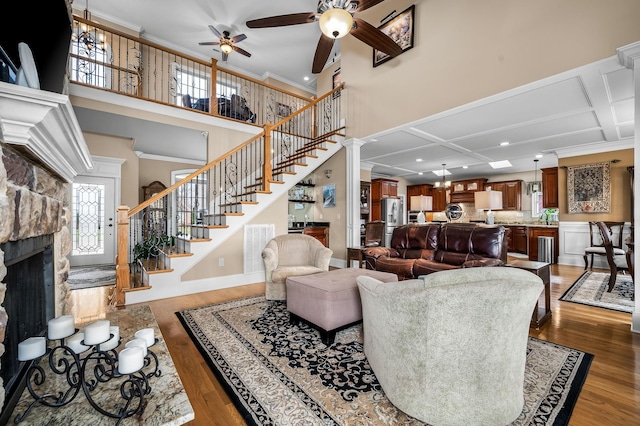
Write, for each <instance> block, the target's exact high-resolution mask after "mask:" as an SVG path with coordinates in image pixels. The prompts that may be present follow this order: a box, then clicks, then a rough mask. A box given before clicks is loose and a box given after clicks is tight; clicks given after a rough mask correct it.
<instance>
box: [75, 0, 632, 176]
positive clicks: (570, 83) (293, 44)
mask: <svg viewBox="0 0 640 426" xmlns="http://www.w3.org/2000/svg"><path fill="white" fill-rule="evenodd" d="M388 1H389V0H387V2H388ZM383 4H385V3H383ZM74 7H76V8H78V9H84V8H85V0H77V1H75V2H74ZM316 7H317V2H316V1H315V0H298V1H296V2H291V1H288V0H270V1H268V2H266V1H260V0H233V1H223V0H181V1H179V2H178V1H175V0H137V1H134V2H132V1H129V0H102V1H100V2H96V3H90V4H89V9H90V11H91V13H92V14H93V15H94V18H97V17H103V18H106V19H109V20H112V21H114V22H116V23H119V24H121V25H126V26H128V27H132V28H138V29H140V28H143V29H144V33H143V37H146V38H148V39H150V40H152V41H154V42H157V43H160V44H163V45H166V46H168V47H172V48H174V49H177V50H180V51H183V52H185V53H191V54H193V55H195V56H199V57H202V58H205V59H207V60H208V58H210V57H211V56H212V55H213V57H217V58H218V59H219V58H220V54H219V53H217V52H213V51H212V50H211V47H210V46H199V45H198V43H199V42H201V41H211V40H214V36H213V34H212V33H211V31H210V30H209V28H208V27H207V25H209V24H212V25H214V26H215V27H216V28H217V29H218V30H219V31H224V30H228V31H229V32H230V33H231V35H232V36H233V35H236V34H239V33H244V34H246V35H247V39H246V40H243V41H242V42H241V44H239V47H242V48H243V49H245V50H247V51H249V52H250V53H252V57H251V58H246V57H244V56H242V55H240V54H237V53H235V52H232V53H231V54H230V55H229V61H228V63H222V64H221V66H223V67H227V68H233V69H237V70H239V71H240V72H244V73H245V74H252V75H255V76H261V77H262V76H267V75H270V76H275V77H280V78H281V79H285V80H286V81H287V82H290V83H292V84H295V85H298V86H300V87H307V88H313V87H314V86H315V76H314V75H313V74H311V64H312V61H313V55H314V53H315V48H316V45H317V41H318V39H319V37H320V30H319V28H318V26H317V24H302V25H294V26H289V27H280V28H268V29H253V30H251V29H249V28H247V27H246V25H245V24H244V23H245V22H246V21H247V20H249V19H255V18H261V17H266V16H273V15H278V14H288V13H295V12H312V11H315V10H316ZM374 7H380V6H374ZM374 25H375V23H374ZM347 37H349V36H347ZM336 46H337V47H339V43H336ZM336 54H338V55H339V52H336ZM305 75H306V76H308V77H310V78H311V80H310V81H309V82H305V81H304V80H303V77H304V76H305ZM313 90H315V89H313ZM633 93H634V90H633V74H632V71H631V70H629V69H626V68H623V67H622V66H621V65H620V64H619V62H618V59H617V57H615V56H612V57H611V58H609V59H606V60H603V61H600V62H597V63H594V64H591V65H588V66H585V67H581V68H579V69H576V70H572V71H568V72H565V73H563V74H561V75H557V76H554V77H551V78H548V79H545V80H543V81H538V82H534V83H531V84H529V85H527V86H523V87H520V88H517V89H514V90H511V91H509V92H506V93H502V94H498V95H495V96H492V97H490V98H487V99H483V100H480V101H477V102H474V103H472V104H468V105H464V106H461V107H458V108H455V109H454V110H450V111H445V112H443V113H440V114H437V115H435V116H431V117H425V118H424V119H421V120H418V121H416V122H412V123H407V124H405V125H402V126H400V127H397V128H394V129H390V130H387V131H384V132H380V133H378V134H372V135H368V136H367V137H365V138H362V139H364V140H365V141H367V143H365V144H364V145H363V146H362V149H361V160H362V162H363V163H365V165H368V166H369V167H372V176H374V177H380V176H402V177H404V178H406V179H407V180H408V181H409V182H411V183H424V182H435V181H438V180H440V178H439V177H437V176H435V175H434V174H433V173H432V171H441V170H442V164H443V163H445V164H446V169H447V170H448V171H449V172H450V173H451V175H450V176H447V179H448V180H451V179H465V178H471V177H480V176H482V177H491V176H495V175H498V174H507V173H508V174H511V173H519V172H524V171H531V170H533V169H534V162H533V160H534V158H535V156H536V154H542V155H543V156H542V158H540V161H539V163H538V167H552V166H556V165H557V164H558V161H557V160H558V158H562V157H568V156H574V155H583V154H590V153H597V152H604V151H614V150H619V149H626V148H632V147H633V128H634V126H633ZM79 121H80V124H81V125H82V124H83V123H82V120H79ZM165 130H166V129H162V128H160V127H159V128H158V134H159V135H162V134H163V133H164V132H165ZM151 131H152V130H150V129H149V128H148V127H147V128H146V132H147V134H148V133H149V132H151ZM163 139H165V138H162V137H161V136H159V137H157V138H154V140H155V141H156V143H155V144H156V145H157V144H158V141H159V140H163ZM505 141H508V142H509V145H508V146H500V143H501V142H505ZM168 142H169V143H171V141H168ZM167 149H168V148H165V149H163V150H162V153H159V152H158V153H155V152H147V153H148V154H158V155H166V152H167ZM176 156H180V155H179V154H178V153H176ZM417 158H421V159H422V160H423V161H422V162H417V161H416V159H417ZM500 160H509V161H510V162H511V163H512V165H513V167H511V168H507V169H498V170H494V169H492V168H491V167H490V166H489V165H488V163H489V162H491V161H500ZM463 166H467V167H468V168H466V169H465V168H463ZM419 172H422V173H423V174H422V175H419V174H418V173H419Z"/></svg>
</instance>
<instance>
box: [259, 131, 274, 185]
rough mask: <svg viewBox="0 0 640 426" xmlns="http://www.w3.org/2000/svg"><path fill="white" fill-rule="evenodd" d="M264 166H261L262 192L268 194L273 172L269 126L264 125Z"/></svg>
mask: <svg viewBox="0 0 640 426" xmlns="http://www.w3.org/2000/svg"><path fill="white" fill-rule="evenodd" d="M263 152H264V165H263V166H262V190H263V191H267V192H269V191H270V190H271V179H272V178H273V170H272V168H271V166H272V165H271V125H270V124H269V123H265V125H264V149H263Z"/></svg>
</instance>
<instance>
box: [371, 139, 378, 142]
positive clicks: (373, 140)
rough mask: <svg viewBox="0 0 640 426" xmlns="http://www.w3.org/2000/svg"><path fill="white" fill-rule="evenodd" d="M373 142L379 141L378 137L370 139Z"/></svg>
mask: <svg viewBox="0 0 640 426" xmlns="http://www.w3.org/2000/svg"><path fill="white" fill-rule="evenodd" d="M369 140H370V141H371V142H378V139H369Z"/></svg>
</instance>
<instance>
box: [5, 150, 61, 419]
mask: <svg viewBox="0 0 640 426" xmlns="http://www.w3.org/2000/svg"><path fill="white" fill-rule="evenodd" d="M69 185H70V184H68V183H66V182H64V181H62V180H61V179H59V178H58V177H56V176H55V175H53V174H51V173H50V172H48V171H46V170H45V169H43V168H41V167H38V166H36V165H34V164H32V163H31V162H29V161H27V160H26V159H25V158H23V157H22V156H21V155H19V154H18V153H17V152H16V151H14V150H12V149H11V148H10V147H9V146H8V145H6V144H4V143H2V142H0V243H4V242H7V241H17V240H22V239H25V238H30V237H36V236H40V235H48V234H53V236H54V238H53V240H54V247H53V256H54V274H55V305H56V306H55V315H56V316H59V315H62V314H65V313H66V312H67V311H68V308H69V307H68V303H67V297H68V284H67V277H68V276H69V260H68V259H67V255H68V254H69V253H70V252H71V233H70V228H69V226H68V224H69V222H70V220H71V209H70V205H69V203H70V200H69V197H70V196H69ZM6 275H7V268H6V267H5V265H4V253H3V252H2V250H0V356H1V355H2V354H4V351H5V348H4V344H3V343H2V342H4V338H5V330H6V325H7V321H10V320H11V319H10V318H7V313H6V311H5V309H4V307H3V306H1V305H2V304H3V303H4V295H5V291H6V288H7V287H6V284H5V283H4V278H5V276H6ZM1 368H2V365H0V369H1ZM3 406H4V386H3V384H2V383H0V407H3Z"/></svg>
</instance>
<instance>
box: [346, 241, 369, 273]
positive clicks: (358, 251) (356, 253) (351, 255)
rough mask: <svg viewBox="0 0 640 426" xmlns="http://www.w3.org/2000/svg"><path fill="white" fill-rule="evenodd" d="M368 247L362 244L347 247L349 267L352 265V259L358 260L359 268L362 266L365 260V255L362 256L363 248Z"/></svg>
mask: <svg viewBox="0 0 640 426" xmlns="http://www.w3.org/2000/svg"><path fill="white" fill-rule="evenodd" d="M365 248H366V247H364V246H360V247H347V268H350V267H351V261H352V260H357V261H358V268H362V262H363V260H364V258H363V256H362V250H364V249H365Z"/></svg>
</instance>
